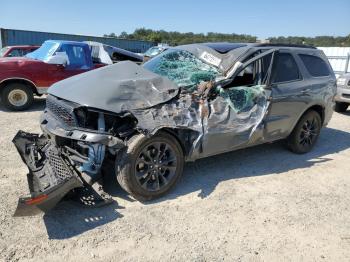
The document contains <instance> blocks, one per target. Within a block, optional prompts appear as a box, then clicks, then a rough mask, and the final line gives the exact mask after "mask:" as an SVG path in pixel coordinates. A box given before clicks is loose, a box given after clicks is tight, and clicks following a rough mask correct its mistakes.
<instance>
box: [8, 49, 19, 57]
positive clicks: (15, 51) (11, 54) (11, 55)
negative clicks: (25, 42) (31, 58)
mask: <svg viewBox="0 0 350 262" xmlns="http://www.w3.org/2000/svg"><path fill="white" fill-rule="evenodd" d="M7 56H8V57H19V56H22V55H21V52H20V49H13V50H11V52H10V53H9V54H8V55H7Z"/></svg>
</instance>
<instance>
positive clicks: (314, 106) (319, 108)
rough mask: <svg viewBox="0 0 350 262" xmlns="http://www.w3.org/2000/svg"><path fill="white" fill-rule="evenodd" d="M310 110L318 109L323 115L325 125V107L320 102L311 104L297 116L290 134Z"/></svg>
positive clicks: (322, 120)
mask: <svg viewBox="0 0 350 262" xmlns="http://www.w3.org/2000/svg"><path fill="white" fill-rule="evenodd" d="M310 110H313V111H316V112H317V113H318V114H319V115H320V117H321V124H322V125H323V123H324V120H325V107H324V106H322V105H320V104H314V105H311V106H309V107H308V108H306V109H305V110H304V111H303V112H302V114H301V115H300V116H299V117H298V118H297V120H296V121H295V123H294V124H293V128H292V129H291V130H290V132H289V134H288V136H289V135H290V134H291V133H292V132H293V130H294V129H295V127H296V125H297V124H298V123H299V120H300V119H301V118H302V117H303V116H304V115H305V114H306V113H307V112H309V111H310Z"/></svg>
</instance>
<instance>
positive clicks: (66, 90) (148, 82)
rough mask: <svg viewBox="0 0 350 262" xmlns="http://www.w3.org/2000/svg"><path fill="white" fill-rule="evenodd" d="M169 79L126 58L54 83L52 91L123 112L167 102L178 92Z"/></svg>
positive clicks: (99, 107) (98, 106) (77, 100)
mask: <svg viewBox="0 0 350 262" xmlns="http://www.w3.org/2000/svg"><path fill="white" fill-rule="evenodd" d="M177 90H178V86H177V85H176V84H175V83H173V82H171V81H170V80H169V79H167V78H165V77H162V76H160V75H157V74H155V73H153V72H150V71H148V70H146V69H145V68H143V67H141V66H139V65H137V64H135V63H133V62H130V61H124V62H120V63H117V64H114V65H110V66H105V67H102V68H99V69H95V70H92V71H89V72H87V73H84V74H79V75H76V76H73V77H70V78H67V79H65V80H63V81H60V82H57V83H55V84H54V85H52V86H51V87H50V88H49V90H48V93H49V94H51V95H54V96H57V97H59V98H62V99H65V100H68V101H72V102H75V103H78V104H81V105H85V106H89V107H93V108H98V109H103V110H107V111H111V112H116V113H119V112H122V111H128V110H132V109H143V108H148V107H152V106H154V105H157V104H160V103H164V102H166V101H168V100H170V99H171V98H173V97H174V96H176V95H177V93H178V92H177Z"/></svg>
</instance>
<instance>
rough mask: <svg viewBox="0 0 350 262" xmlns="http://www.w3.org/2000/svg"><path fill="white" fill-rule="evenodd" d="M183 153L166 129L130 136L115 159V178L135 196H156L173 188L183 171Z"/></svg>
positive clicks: (136, 197) (142, 197) (152, 197)
mask: <svg viewBox="0 0 350 262" xmlns="http://www.w3.org/2000/svg"><path fill="white" fill-rule="evenodd" d="M183 166H184V156H183V152H182V148H181V146H180V145H179V143H178V142H177V140H176V139H175V138H174V137H172V136H171V135H169V134H167V133H159V134H157V135H155V136H153V137H151V138H146V137H145V136H143V135H139V136H136V137H134V138H132V139H131V141H130V143H129V146H128V148H127V150H125V151H124V152H122V153H121V154H119V156H118V157H117V159H116V172H117V180H118V182H119V184H120V185H121V187H122V188H123V189H124V190H126V191H127V192H128V193H129V194H131V195H132V196H133V197H134V198H135V199H138V200H141V201H144V200H151V199H154V198H158V197H160V196H162V195H164V194H166V193H167V192H168V191H169V190H170V189H171V188H173V187H174V186H175V184H176V182H177V181H178V180H179V178H180V177H181V175H182V172H183Z"/></svg>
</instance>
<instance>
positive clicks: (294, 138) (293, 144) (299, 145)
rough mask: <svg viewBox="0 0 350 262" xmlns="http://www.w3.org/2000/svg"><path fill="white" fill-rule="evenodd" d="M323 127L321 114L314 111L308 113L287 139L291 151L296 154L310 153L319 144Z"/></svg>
mask: <svg viewBox="0 0 350 262" xmlns="http://www.w3.org/2000/svg"><path fill="white" fill-rule="evenodd" d="M321 127H322V120H321V116H320V114H319V113H317V112H316V111H314V110H310V111H307V112H306V113H305V114H304V115H303V116H302V117H301V118H300V119H299V121H298V123H297V125H296V126H295V127H294V129H293V131H292V133H291V134H290V135H289V137H288V138H287V146H288V148H289V150H290V151H292V152H294V153H296V154H305V153H307V152H309V151H310V150H311V149H312V148H313V147H314V145H315V144H316V142H317V139H318V137H319V135H320V131H321ZM306 132H307V133H306ZM307 134H308V135H307Z"/></svg>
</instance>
